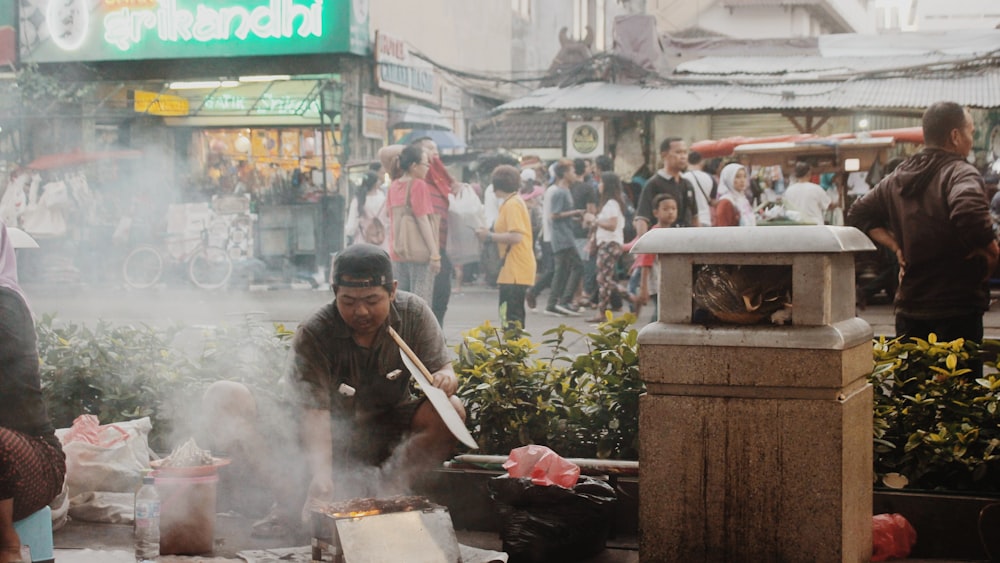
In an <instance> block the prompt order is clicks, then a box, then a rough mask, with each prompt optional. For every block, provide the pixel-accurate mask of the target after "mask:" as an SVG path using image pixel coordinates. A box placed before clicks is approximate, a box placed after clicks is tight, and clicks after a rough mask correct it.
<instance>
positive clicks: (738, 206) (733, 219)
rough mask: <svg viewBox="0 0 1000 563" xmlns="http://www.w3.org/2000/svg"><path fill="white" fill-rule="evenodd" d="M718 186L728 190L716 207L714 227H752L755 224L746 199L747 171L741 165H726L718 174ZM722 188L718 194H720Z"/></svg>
mask: <svg viewBox="0 0 1000 563" xmlns="http://www.w3.org/2000/svg"><path fill="white" fill-rule="evenodd" d="M719 184H720V185H721V186H722V187H724V188H725V189H726V190H728V193H726V195H724V196H722V199H720V200H719V205H718V207H716V217H717V218H718V221H717V222H716V223H713V225H714V226H716V227H736V226H740V227H753V226H755V225H756V224H757V217H756V216H755V215H754V212H753V207H752V206H751V205H750V200H749V199H747V193H746V191H747V186H748V184H749V182H748V181H747V169H746V167H745V166H743V165H742V164H738V163H735V162H734V163H732V164H727V165H726V167H725V168H723V169H722V172H721V173H720V174H719ZM722 191H723V190H722V188H720V189H719V192H720V193H722Z"/></svg>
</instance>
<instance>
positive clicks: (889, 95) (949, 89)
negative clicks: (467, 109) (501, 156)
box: [495, 67, 1000, 113]
mask: <svg viewBox="0 0 1000 563" xmlns="http://www.w3.org/2000/svg"><path fill="white" fill-rule="evenodd" d="M941 100H952V101H955V102H957V103H959V104H962V105H965V106H971V107H977V108H1000V68H998V67H987V68H985V69H980V70H979V71H977V72H965V73H960V72H953V73H941V74H936V75H929V76H927V77H919V76H917V77H904V78H889V79H875V78H870V79H854V80H845V81H829V82H801V83H780V84H767V85H745V84H735V83H730V84H674V85H671V86H662V87H649V86H634V85H626V84H611V83H606V82H588V83H586V84H579V85H576V86H571V87H568V88H541V89H538V90H535V91H534V92H532V93H531V94H529V95H527V96H524V97H522V98H518V99H516V100H512V101H510V102H507V103H506V104H503V105H501V106H499V107H498V108H496V110H495V111H497V112H499V111H508V110H536V111H537V110H553V111H572V110H595V111H606V112H648V113H704V112H711V111H761V110H769V111H781V110H805V109H878V108H885V109H896V108H912V109H923V108H925V107H927V106H929V105H930V104H932V103H934V102H937V101H941Z"/></svg>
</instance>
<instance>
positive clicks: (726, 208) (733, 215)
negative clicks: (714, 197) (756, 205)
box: [715, 195, 743, 227]
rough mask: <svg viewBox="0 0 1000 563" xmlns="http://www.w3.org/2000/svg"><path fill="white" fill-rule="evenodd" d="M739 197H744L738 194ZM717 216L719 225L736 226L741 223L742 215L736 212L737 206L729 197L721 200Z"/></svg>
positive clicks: (716, 211) (716, 212)
mask: <svg viewBox="0 0 1000 563" xmlns="http://www.w3.org/2000/svg"><path fill="white" fill-rule="evenodd" d="M737 197H743V196H741V195H737ZM715 218H716V220H717V221H716V222H717V223H718V225H717V226H719V227H735V226H737V225H739V224H740V216H739V214H738V213H737V212H736V206H734V205H733V202H731V201H729V200H728V199H722V200H720V201H719V207H717V208H716V210H715Z"/></svg>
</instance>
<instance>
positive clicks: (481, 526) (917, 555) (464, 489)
mask: <svg viewBox="0 0 1000 563" xmlns="http://www.w3.org/2000/svg"><path fill="white" fill-rule="evenodd" d="M503 474H504V472H503V471H491V470H487V469H456V468H447V469H438V470H435V471H433V472H431V473H429V474H427V475H426V477H425V478H424V479H423V480H422V481H421V482H419V483H417V484H416V492H417V493H418V494H422V495H425V496H427V497H428V498H430V499H432V500H433V501H434V502H437V503H438V504H442V505H444V506H447V507H448V509H449V511H450V512H451V517H452V521H453V522H454V525H455V528H456V529H459V530H474V531H483V532H497V533H499V531H500V517H499V515H498V513H497V509H496V507H495V505H494V503H493V500H492V499H491V498H490V495H489V492H488V490H487V488H486V484H487V482H489V480H490V479H492V478H494V477H497V476H500V475H503ZM612 485H613V486H614V487H615V489H616V490H617V492H618V503H617V505H616V507H615V513H614V516H613V518H614V520H613V522H612V527H611V538H612V540H615V539H616V538H617V539H621V540H625V541H626V542H628V539H629V538H635V537H636V536H637V535H638V529H639V508H638V503H639V494H638V493H639V481H638V478H635V477H627V478H626V477H618V478H615V479H613V480H612ZM995 502H1000V496H997V497H988V496H970V495H956V494H944V493H935V492H903V491H889V490H876V491H874V494H873V502H872V506H873V513H874V514H882V513H899V514H902V515H903V516H904V517H906V519H907V520H909V521H910V523H911V524H912V525H913V527H914V528H915V529H916V530H917V543H916V545H915V546H914V547H913V553H911V555H910V556H911V557H912V558H914V559H952V560H956V559H958V560H985V559H986V558H987V556H986V553H985V551H984V550H983V548H982V543H981V541H980V539H979V512H980V511H981V510H982V509H983V507H985V506H986V505H988V504H992V503H995Z"/></svg>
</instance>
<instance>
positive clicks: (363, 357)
mask: <svg viewBox="0 0 1000 563" xmlns="http://www.w3.org/2000/svg"><path fill="white" fill-rule="evenodd" d="M333 280H334V281H333V290H334V295H335V298H334V301H333V302H332V303H330V304H328V305H325V306H323V307H322V308H321V309H320V310H319V311H317V312H316V313H315V314H313V316H312V317H310V318H309V319H308V320H306V321H305V322H303V323H302V324H301V325H300V326H299V328H298V330H297V331H296V333H295V338H294V340H293V341H292V350H293V352H294V364H293V366H292V368H291V371H290V373H289V376H288V380H289V381H288V383H289V384H290V387H291V389H292V393H291V400H292V402H293V404H294V405H296V406H297V407H298V409H300V411H301V415H300V416H301V418H300V432H301V441H302V445H303V448H304V453H305V456H306V461H307V467H308V470H309V473H310V476H311V481H310V484H309V491H308V497H309V499H318V500H332V499H338V500H343V499H345V498H350V497H351V496H356V495H357V492H356V489H354V488H353V487H348V486H344V485H343V483H345V482H346V481H345V479H346V478H347V477H348V476H350V475H357V471H356V468H357V467H358V466H368V467H378V468H379V471H378V472H377V473H375V474H374V475H373V474H372V473H368V477H365V479H366V480H369V479H370V480H372V481H375V480H377V481H379V484H377V485H375V484H374V483H369V484H368V486H369V489H368V490H367V491H366V493H367V494H369V495H379V494H391V493H397V494H398V493H402V492H405V491H407V490H408V488H409V485H410V482H411V480H412V478H413V477H414V476H416V475H417V474H419V473H420V472H422V471H425V470H427V469H430V468H433V467H435V466H437V465H439V464H440V463H441V462H442V461H444V460H445V459H447V458H448V457H449V456H450V455H451V453H452V451H453V449H454V448H455V445H456V440H455V438H454V437H453V436H452V434H451V432H449V430H448V428H447V426H445V424H444V422H443V421H442V419H441V417H440V416H439V415H438V413H437V412H436V411H435V410H434V407H433V406H432V405H431V403H430V402H429V401H427V400H426V399H425V398H415V397H413V396H412V395H411V394H410V390H409V379H410V374H409V372H408V371H407V369H406V367H405V366H404V365H403V360H402V358H401V357H400V347H399V346H398V345H397V343H396V342H395V341H394V340H393V338H392V337H391V335H390V334H389V331H388V329H389V327H390V326H391V327H392V328H393V329H395V331H396V332H397V333H399V335H400V336H401V337H402V339H403V341H404V342H405V343H406V344H407V345H408V346H409V347H410V348H411V349H412V350H413V352H414V353H415V354H416V356H417V357H418V358H420V360H421V361H422V362H423V364H424V365H425V366H426V367H427V370H428V371H429V372H430V374H431V378H430V379H431V383H432V384H433V385H434V386H435V387H437V388H439V389H441V390H442V391H444V392H445V393H446V394H447V395H448V396H449V397H450V401H451V405H452V406H453V407H454V408H455V411H456V412H457V413H458V414H459V416H460V417H461V418H462V419H463V420H464V418H465V408H464V406H463V405H462V402H461V401H460V400H459V399H458V397H456V396H455V391H456V390H457V388H458V379H457V378H456V377H455V372H454V371H453V370H452V367H451V356H450V354H449V352H448V349H447V347H446V346H445V340H444V336H443V335H442V333H441V329H440V326H439V325H438V323H437V320H436V319H435V317H434V313H433V312H432V311H431V309H430V307H428V306H427V304H426V303H425V302H424V301H423V300H421V299H420V298H418V297H416V296H415V295H412V294H410V293H406V292H404V291H397V290H396V281H395V280H394V279H393V275H392V262H391V261H390V260H389V255H388V254H386V252H385V251H384V250H382V249H381V248H379V247H376V246H372V245H368V244H355V245H352V246H349V247H347V249H345V250H344V251H343V252H341V253H340V254H339V255H338V256H337V258H336V260H335V262H334V272H333ZM372 485H374V486H375V487H376V488H374V490H372V488H371V487H372ZM308 503H309V500H308V499H307V506H308Z"/></svg>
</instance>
